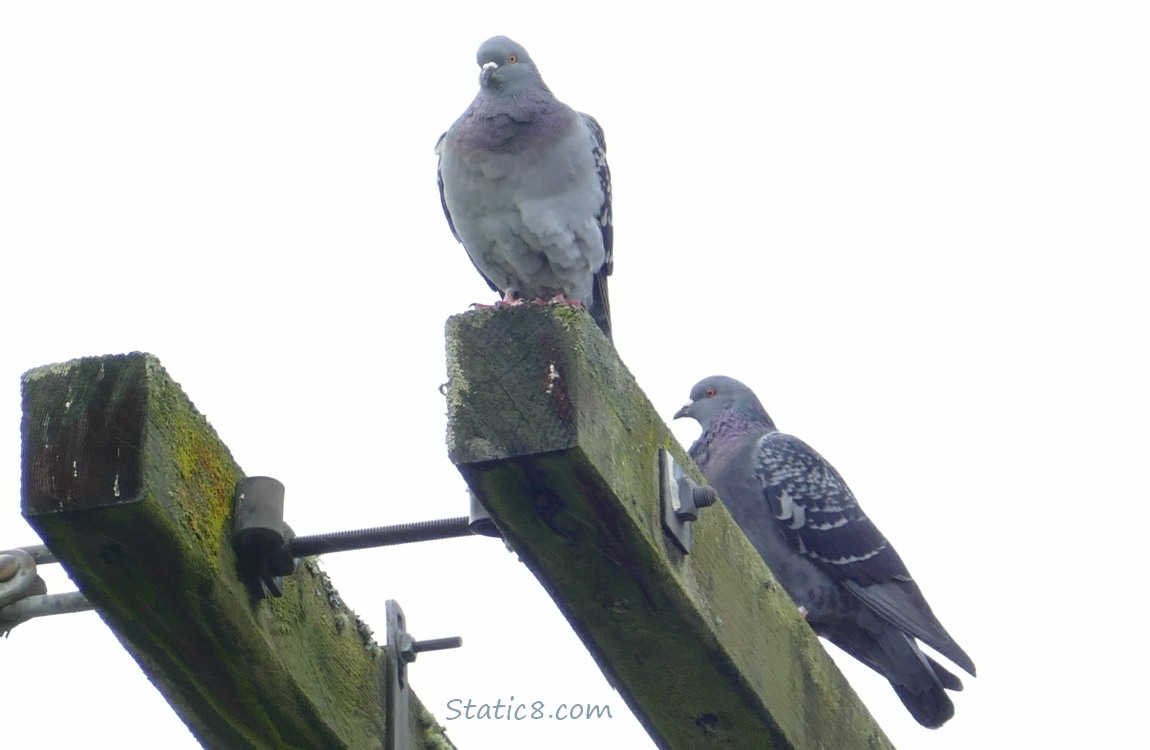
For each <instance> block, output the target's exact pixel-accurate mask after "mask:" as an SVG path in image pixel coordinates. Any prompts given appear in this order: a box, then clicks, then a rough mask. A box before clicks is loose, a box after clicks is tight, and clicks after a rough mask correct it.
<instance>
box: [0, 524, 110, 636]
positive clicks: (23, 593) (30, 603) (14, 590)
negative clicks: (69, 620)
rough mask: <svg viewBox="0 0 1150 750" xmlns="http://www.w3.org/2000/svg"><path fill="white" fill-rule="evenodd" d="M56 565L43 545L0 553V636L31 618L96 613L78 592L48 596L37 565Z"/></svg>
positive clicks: (93, 607)
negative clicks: (37, 570) (87, 612)
mask: <svg viewBox="0 0 1150 750" xmlns="http://www.w3.org/2000/svg"><path fill="white" fill-rule="evenodd" d="M54 562H58V560H56V556H55V555H53V554H52V552H51V551H50V550H49V549H48V548H47V547H46V546H45V545H43V544H36V545H31V546H28V547H17V548H16V549H10V550H3V551H0V635H3V636H5V637H7V635H8V634H9V633H11V632H12V629H13V628H15V627H16V626H17V625H19V624H20V623H23V622H27V621H28V620H31V619H32V618H34V617H45V616H47V615H61V614H67V613H69V612H85V611H87V610H90V609H95V606H94V605H92V603H91V602H89V601H88V600H87V599H86V598H85V597H84V595H83V594H81V593H80V592H79V591H69V592H67V593H63V594H49V593H48V585H47V584H46V583H44V579H43V578H41V577H40V575H39V574H38V573H37V572H36V565H37V563H39V564H41V565H43V564H47V563H54Z"/></svg>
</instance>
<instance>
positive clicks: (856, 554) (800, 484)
mask: <svg viewBox="0 0 1150 750" xmlns="http://www.w3.org/2000/svg"><path fill="white" fill-rule="evenodd" d="M679 417H691V418H692V419H695V420H698V422H699V424H700V425H702V428H703V432H702V434H701V435H700V436H699V439H698V440H696V441H695V444H694V445H692V446H691V458H693V459H694V460H695V463H697V464H698V465H699V468H700V469H702V470H703V474H704V475H705V476H706V477H707V481H708V482H710V483H711V485H712V486H713V487H714V488H715V489H716V490H717V491H718V493H719V497H720V498H721V499H722V500H723V503H724V504H725V505H726V506H727V509H728V510H729V511H730V513H731V516H732V517H733V518H734V519H735V521H736V522H737V523H738V524H739V526H740V527H741V528H742V529H743V531H744V532H745V533H746V535H747V538H748V539H750V540H751V543H752V544H754V545H755V549H757V550H758V551H759V554H760V555H762V557H763V560H764V561H766V563H767V566H768V567H769V568H770V569H771V571H772V572H774V574H775V576H776V577H777V578H778V579H779V582H780V583H781V584H782V585H783V588H784V589H786V591H787V593H788V594H790V597H791V599H793V600H794V601H795V603H796V604H798V605H799V608H800V611H801V612H803V613H804V614H805V615H806V618H807V622H808V623H810V625H811V627H812V628H813V629H814V631H815V632H816V633H818V634H819V635H821V636H823V637H824V638H826V639H827V640H829V641H830V642H832V643H834V644H835V645H837V646H838V647H840V648H841V649H843V650H844V651H846V652H847V653H848V654H850V655H851V656H854V657H855V658H856V659H858V660H859V661H861V662H862V663H863V664H866V665H867V666H869V667H871V668H873V669H874V670H876V671H877V672H879V673H880V674H882V675H883V676H884V677H886V678H887V679H888V680H890V684H891V685H892V686H893V687H894V690H895V692H896V693H898V697H899V698H901V699H902V702H903V704H905V705H906V707H907V709H908V710H909V711H910V712H911V714H912V715H913V716H914V718H915V719H916V720H917V721H918V722H919V723H920V724H922V725H923V726H927V727H931V728H936V727H940V726H942V725H943V723H945V722H946V721H947V720H948V719H949V718H950V717H952V716H953V715H954V704H953V703H951V701H950V698H949V697H948V696H947V694H946V690H961V689H962V682H961V681H960V680H959V679H958V677H956V676H954V675H953V674H951V673H950V672H948V671H947V670H946V669H945V668H944V667H943V666H942V665H941V664H939V663H938V662H936V661H935V660H934V659H932V658H930V657H929V656H926V655H925V654H923V652H922V651H921V650H920V649H919V647H918V644H917V643H916V642H915V639H916V638H917V639H918V640H921V641H922V642H923V643H926V644H927V645H929V646H931V647H932V648H934V649H935V650H937V651H938V652H939V653H940V654H942V655H943V656H945V657H946V658H948V659H950V660H951V661H953V662H954V663H955V664H957V665H958V666H960V667H962V668H963V669H965V670H966V671H967V672H969V673H970V674H971V675H973V674H974V662H972V661H971V660H970V657H969V656H967V655H966V652H965V651H963V650H962V648H961V647H960V646H959V645H958V644H957V643H955V641H954V639H953V638H951V637H950V635H949V634H948V633H947V632H946V630H945V629H944V628H943V627H942V624H941V623H940V622H939V621H938V619H937V618H936V617H935V616H934V613H933V612H931V610H930V605H928V604H927V603H926V599H924V598H923V595H922V592H921V591H919V589H918V586H917V585H916V584H915V582H914V580H913V579H912V578H911V577H910V573H909V572H907V569H906V566H905V565H904V564H903V562H902V560H901V559H900V558H899V556H898V553H897V552H895V550H894V547H892V546H891V545H890V543H889V542H887V540H886V538H885V537H883V535H882V534H881V533H880V532H879V530H878V529H877V528H875V525H874V524H873V523H871V521H870V519H868V518H867V517H866V514H864V513H863V511H862V508H860V507H859V505H858V502H857V501H856V500H855V498H854V495H853V494H851V491H850V488H848V487H847V485H846V482H844V481H843V478H842V477H841V476H839V473H838V472H837V471H835V469H834V467H833V466H831V465H830V464H829V463H827V461H826V459H824V458H823V457H822V456H820V455H819V454H818V453H816V452H815V450H814V449H813V448H811V447H810V446H808V445H807V444H806V443H804V442H803V441H801V440H799V439H798V438H796V437H792V436H790V435H786V434H784V433H782V432H779V431H778V430H776V429H775V425H774V423H773V422H772V421H771V418H770V417H769V416H768V415H767V412H766V410H765V409H763V406H762V404H761V403H759V399H758V398H756V397H755V394H754V393H752V392H751V389H749V388H747V386H745V385H743V384H742V383H740V382H739V381H737V380H733V379H732V378H726V377H712V378H707V379H706V380H702V381H700V382H699V383H698V384H696V385H695V387H694V388H693V389H692V390H691V403H689V404H687V405H686V406H684V407H683V408H682V409H680V410H679V411H678V412H677V413H676V414H675V418H676V419H678V418H679ZM944 688H945V690H944Z"/></svg>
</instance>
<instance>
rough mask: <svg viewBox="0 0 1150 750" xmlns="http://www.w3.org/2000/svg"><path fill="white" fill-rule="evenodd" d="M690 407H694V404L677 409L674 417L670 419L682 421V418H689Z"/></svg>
mask: <svg viewBox="0 0 1150 750" xmlns="http://www.w3.org/2000/svg"><path fill="white" fill-rule="evenodd" d="M692 406H694V404H683V408H682V409H679V411H677V412H675V416H674V417H672V419H682V418H683V417H689V416H691V407H692Z"/></svg>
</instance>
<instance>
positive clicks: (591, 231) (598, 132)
mask: <svg viewBox="0 0 1150 750" xmlns="http://www.w3.org/2000/svg"><path fill="white" fill-rule="evenodd" d="M476 58H477V60H478V62H479V67H480V73H479V93H478V94H476V96H475V99H474V101H472V102H471V106H469V107H468V108H467V111H466V112H464V113H463V114H462V115H461V116H460V117H459V119H458V120H456V121H455V123H454V124H453V125H452V126H451V128H450V129H448V131H447V132H446V133H444V134H443V135H442V136H440V138H439V142H438V143H437V144H436V147H435V151H436V153H437V154H438V155H439V195H440V198H441V199H442V201H443V212H444V213H445V214H446V215H447V223H448V225H449V226H450V227H451V231H452V233H453V234H454V235H455V238H456V239H457V240H459V241H460V242H461V243H463V247H464V249H466V250H467V254H468V255H469V256H470V257H471V262H472V263H474V264H475V267H476V268H477V269H478V270H479V273H480V274H481V275H482V276H483V278H484V279H485V280H486V281H487V283H488V284H489V285H490V286H491V288H492V289H493V290H495V291H496V292H499V293H501V294H502V295H503V299H502V300H501V303H502V304H514V303H515V302H518V301H519V300H521V299H541V300H555V301H567V302H572V303H577V304H581V305H583V306H584V307H586V308H587V310H588V312H590V313H591V317H592V318H594V319H595V322H596V323H598V324H599V327H600V328H602V329H603V331H604V333H606V334H607V336H608V337H610V336H611V317H610V311H609V309H608V305H607V276H608V275H610V273H611V241H612V228H611V173H610V172H609V171H608V169H607V155H606V152H607V147H606V144H605V143H604V140H603V129H602V128H601V127H599V123H598V122H596V121H595V118H593V117H591V116H590V115H585V114H582V113H580V112H576V111H575V110H573V109H571V108H570V107H568V106H567V105H566V104H564V103H563V102H561V101H559V100H558V99H556V98H555V95H554V94H552V93H551V90H550V89H549V88H547V85H546V84H545V83H543V79H542V78H541V77H540V75H539V70H538V68H536V67H535V63H534V62H532V60H531V56H530V55H528V54H527V50H525V49H523V47H522V46H520V45H518V44H516V43H515V42H513V41H512V40H510V39H508V38H507V37H505V36H496V37H492V38H491V39H488V40H487V41H486V42H484V43H483V44H482V45H481V46H480V47H479V53H478V54H477V55H476Z"/></svg>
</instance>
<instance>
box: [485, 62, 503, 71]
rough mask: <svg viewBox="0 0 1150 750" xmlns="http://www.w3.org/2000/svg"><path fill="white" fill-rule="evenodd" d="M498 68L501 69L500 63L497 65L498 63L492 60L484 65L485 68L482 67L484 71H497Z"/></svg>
mask: <svg viewBox="0 0 1150 750" xmlns="http://www.w3.org/2000/svg"><path fill="white" fill-rule="evenodd" d="M498 67H499V63H497V62H495V61H494V60H492V61H491V62H485V63H483V67H482V69H483V70H495V69H496V68H498Z"/></svg>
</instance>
